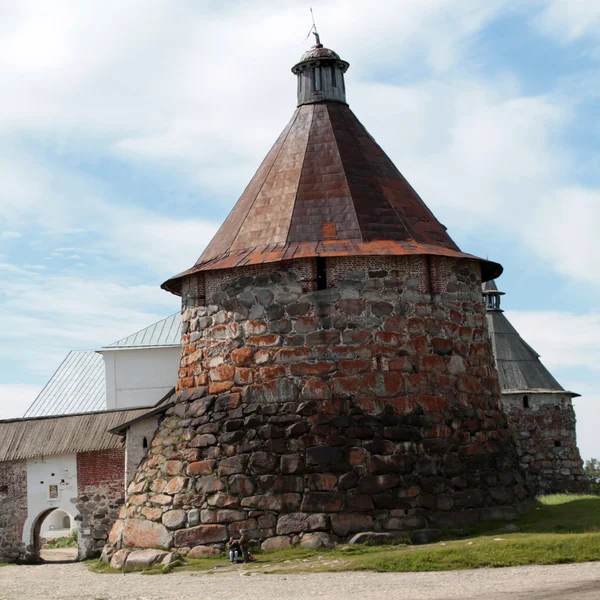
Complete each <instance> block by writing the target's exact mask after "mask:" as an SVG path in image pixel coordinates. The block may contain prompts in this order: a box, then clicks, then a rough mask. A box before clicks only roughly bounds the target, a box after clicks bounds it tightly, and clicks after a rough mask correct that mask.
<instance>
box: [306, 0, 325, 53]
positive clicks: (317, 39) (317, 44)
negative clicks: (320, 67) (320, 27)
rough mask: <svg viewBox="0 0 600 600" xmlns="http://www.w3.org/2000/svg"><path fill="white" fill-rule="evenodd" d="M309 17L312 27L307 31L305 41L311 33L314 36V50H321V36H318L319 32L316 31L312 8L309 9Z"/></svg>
mask: <svg viewBox="0 0 600 600" xmlns="http://www.w3.org/2000/svg"><path fill="white" fill-rule="evenodd" d="M310 16H311V18H312V26H311V28H310V30H309V31H308V35H307V36H306V39H308V38H309V37H310V34H311V33H312V34H313V35H314V36H315V45H314V47H315V48H322V47H323V44H321V36H320V35H319V32H318V31H317V24H316V23H315V14H314V13H313V9H312V6H311V7H310Z"/></svg>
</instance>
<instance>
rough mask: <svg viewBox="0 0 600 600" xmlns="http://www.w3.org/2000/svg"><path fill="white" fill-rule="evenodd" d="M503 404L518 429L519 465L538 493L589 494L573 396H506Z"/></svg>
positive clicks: (536, 394)
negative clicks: (578, 446) (578, 441)
mask: <svg viewBox="0 0 600 600" xmlns="http://www.w3.org/2000/svg"><path fill="white" fill-rule="evenodd" d="M525 397H526V398H527V404H528V406H524V398H525ZM502 405H503V407H504V410H505V412H506V414H507V415H508V417H509V419H510V421H511V423H513V425H514V427H515V428H516V429H517V436H516V440H517V447H518V452H519V462H520V464H521V467H522V469H523V472H524V473H525V476H526V478H527V481H528V482H529V484H530V486H531V488H532V489H533V490H534V492H535V493H536V494H554V493H564V492H572V493H582V492H587V491H589V482H588V480H587V478H586V476H585V474H584V472H583V461H582V460H581V455H580V454H579V449H578V448H577V438H576V432H575V422H576V420H575V411H574V410H573V403H572V400H571V397H570V396H569V395H567V394H544V393H535V392H534V393H530V394H527V395H526V396H524V395H522V394H505V395H503V396H502Z"/></svg>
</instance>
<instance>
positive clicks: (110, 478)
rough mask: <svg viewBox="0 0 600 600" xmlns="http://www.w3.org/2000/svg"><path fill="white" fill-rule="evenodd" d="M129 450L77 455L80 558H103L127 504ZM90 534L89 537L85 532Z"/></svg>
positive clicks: (76, 503)
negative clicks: (127, 451)
mask: <svg viewBox="0 0 600 600" xmlns="http://www.w3.org/2000/svg"><path fill="white" fill-rule="evenodd" d="M124 478H125V450H123V449H112V450H100V451H95V452H81V453H79V454H78V455H77V486H78V492H79V495H78V497H77V498H75V499H74V501H73V502H74V503H75V505H76V507H77V510H78V511H79V517H78V519H80V525H79V536H80V537H79V558H80V559H84V558H94V557H96V556H99V555H100V553H101V552H102V548H103V547H104V545H105V544H106V541H107V540H108V535H109V532H110V530H111V528H112V526H113V524H114V522H115V521H116V519H117V518H118V516H119V508H120V506H122V505H123V503H124V495H125V494H124V485H123V482H124ZM86 531H89V534H86V533H85V532H86Z"/></svg>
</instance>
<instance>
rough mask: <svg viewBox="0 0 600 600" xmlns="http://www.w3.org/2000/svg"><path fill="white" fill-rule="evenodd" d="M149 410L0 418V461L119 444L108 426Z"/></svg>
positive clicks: (120, 440) (91, 449) (112, 427)
mask: <svg viewBox="0 0 600 600" xmlns="http://www.w3.org/2000/svg"><path fill="white" fill-rule="evenodd" d="M149 410H151V409H149V408H147V407H146V408H132V409H129V410H105V411H102V412H89V413H80V414H71V415H51V416H46V417H33V418H29V419H8V420H4V421H0V462H6V461H11V460H23V459H27V458H35V457H38V456H52V455H56V454H73V453H76V452H91V451H94V450H109V449H111V448H122V447H123V443H124V442H123V438H122V437H120V436H118V435H114V434H112V433H109V430H110V429H114V428H115V427H118V426H119V425H121V424H122V423H125V422H127V421H131V420H132V419H135V418H137V417H140V416H142V415H144V414H145V413H147V412H148V411H149Z"/></svg>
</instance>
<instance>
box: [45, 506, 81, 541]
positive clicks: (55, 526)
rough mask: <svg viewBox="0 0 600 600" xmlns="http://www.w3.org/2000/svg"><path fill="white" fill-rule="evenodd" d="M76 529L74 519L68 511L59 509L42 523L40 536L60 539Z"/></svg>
mask: <svg viewBox="0 0 600 600" xmlns="http://www.w3.org/2000/svg"><path fill="white" fill-rule="evenodd" d="M76 527H77V524H76V523H75V520H74V519H73V517H72V516H71V515H70V514H69V513H68V512H67V511H65V510H62V509H61V508H57V509H56V510H54V511H52V512H51V513H50V514H49V515H48V516H47V517H46V519H45V520H44V522H43V523H42V530H41V532H40V535H41V537H43V538H52V537H59V536H63V535H65V534H68V533H70V532H71V530H72V529H74V528H76ZM59 532H60V533H59ZM67 532H68V533H67Z"/></svg>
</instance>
